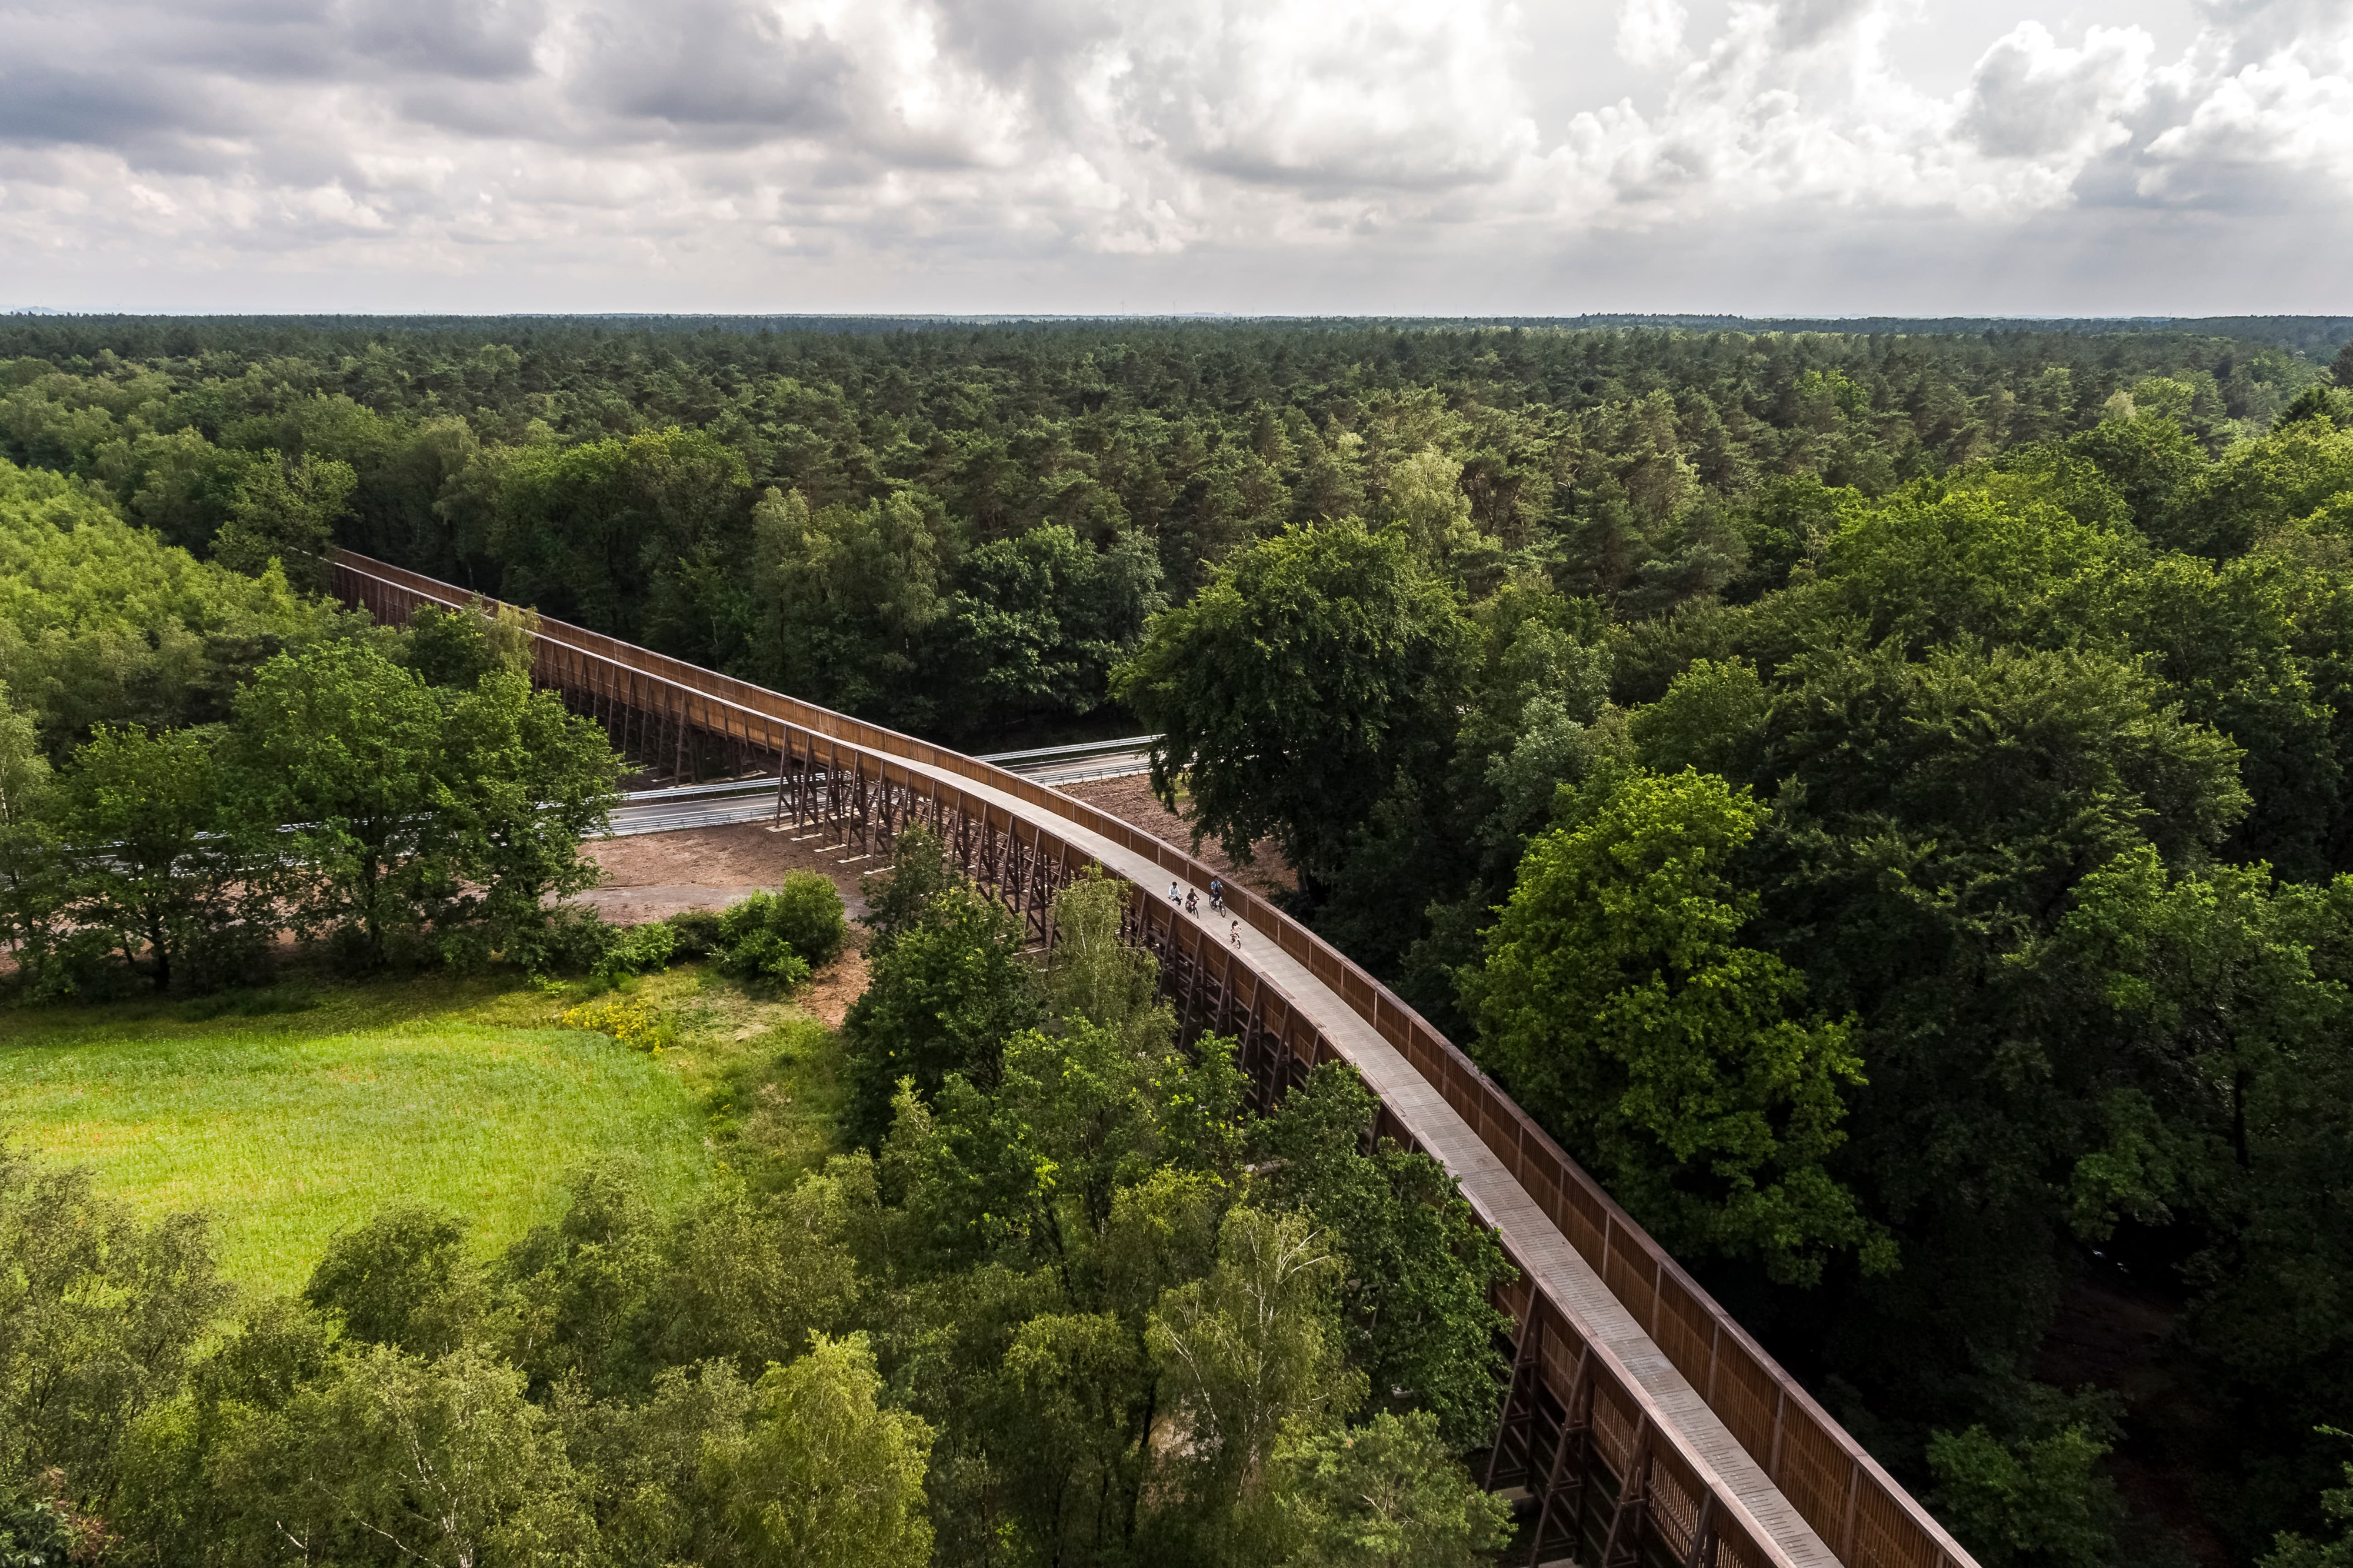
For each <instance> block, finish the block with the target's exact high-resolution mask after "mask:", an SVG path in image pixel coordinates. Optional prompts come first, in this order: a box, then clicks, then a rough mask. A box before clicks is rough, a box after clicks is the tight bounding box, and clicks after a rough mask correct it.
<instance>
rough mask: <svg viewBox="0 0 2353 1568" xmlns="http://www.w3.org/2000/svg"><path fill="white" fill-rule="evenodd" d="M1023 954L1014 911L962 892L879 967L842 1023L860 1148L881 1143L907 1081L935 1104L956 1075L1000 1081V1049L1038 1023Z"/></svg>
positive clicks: (933, 909)
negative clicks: (900, 1086)
mask: <svg viewBox="0 0 2353 1568" xmlns="http://www.w3.org/2000/svg"><path fill="white" fill-rule="evenodd" d="M1022 946H1023V942H1022V932H1021V926H1020V922H1019V921H1018V920H1017V919H1016V918H1015V917H1014V916H1013V915H1012V914H1011V913H1009V912H1008V910H1006V908H1005V906H1004V905H1002V904H1000V903H998V902H997V900H994V899H992V898H990V897H988V896H987V894H985V893H983V892H981V891H980V890H979V889H976V888H974V887H972V886H971V885H970V884H969V883H965V882H953V883H950V884H948V885H947V886H946V887H944V888H943V889H941V890H940V891H939V892H938V893H937V894H935V895H934V896H933V898H932V899H931V900H930V901H929V902H928V903H927V904H926V905H925V906H924V910H923V918H922V920H921V921H920V922H919V923H918V924H917V925H915V926H914V927H913V929H911V930H907V931H901V932H900V933H899V935H898V938H897V940H896V941H895V942H892V945H891V948H890V950H889V951H888V952H885V953H883V954H881V956H880V957H878V958H876V959H875V960H874V963H873V967H872V968H871V971H870V972H869V974H868V978H867V982H866V989H865V990H864V991H863V992H861V993H860V994H859V998H858V1000H857V1001H855V1002H853V1003H852V1004H850V1007H849V1014H848V1015H847V1016H845V1017H844V1019H843V1020H842V1044H843V1047H844V1051H845V1055H846V1056H847V1057H848V1058H849V1061H848V1067H849V1074H848V1076H849V1110H848V1112H847V1114H846V1116H845V1118H844V1120H845V1121H846V1123H847V1129H848V1131H849V1133H850V1135H851V1137H852V1138H854V1139H856V1140H857V1141H858V1142H865V1143H871V1142H874V1141H875V1140H877V1139H879V1138H880V1137H881V1134H882V1132H883V1131H884V1130H885V1129H886V1128H888V1126H889V1125H890V1119H891V1100H892V1095H893V1094H894V1093H895V1092H896V1091H897V1088H898V1084H899V1081H900V1080H901V1079H913V1081H914V1085H915V1092H916V1093H917V1094H918V1095H920V1096H922V1097H923V1098H924V1099H926V1100H928V1099H929V1098H930V1097H931V1096H932V1095H934V1094H936V1093H937V1092H938V1091H939V1089H940V1086H941V1084H943V1083H944V1081H946V1079H947V1076H948V1074H950V1073H952V1072H960V1073H964V1074H966V1075H967V1076H969V1077H971V1078H972V1079H975V1080H976V1081H978V1082H980V1083H982V1084H984V1085H986V1084H991V1083H994V1082H995V1081H996V1078H997V1055H998V1051H999V1049H1000V1047H1002V1046H1003V1044H1004V1042H1005V1041H1006V1040H1007V1039H1008V1038H1010V1037H1012V1036H1013V1035H1015V1034H1017V1033H1018V1032H1019V1031H1020V1030H1021V1029H1023V1028H1025V1027H1027V1026H1029V1025H1030V1024H1032V1023H1034V1022H1035V1021H1036V1019H1037V1017H1038V994H1037V984H1036V981H1035V980H1034V979H1033V978H1032V976H1031V975H1030V973H1029V968H1028V966H1027V965H1026V964H1024V963H1023V962H1022V959H1021V949H1022Z"/></svg>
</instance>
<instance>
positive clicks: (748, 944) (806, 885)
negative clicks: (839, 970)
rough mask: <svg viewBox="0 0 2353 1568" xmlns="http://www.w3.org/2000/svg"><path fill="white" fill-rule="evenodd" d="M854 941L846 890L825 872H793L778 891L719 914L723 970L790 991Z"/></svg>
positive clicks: (717, 946)
mask: <svg viewBox="0 0 2353 1568" xmlns="http://www.w3.org/2000/svg"><path fill="white" fill-rule="evenodd" d="M848 942H849V922H848V921H846V920H844V919H843V917H842V908H841V895H840V894H839V893H838V892H836V891H835V890H834V887H833V883H832V882H831V881H830V880H828V879H827V878H826V877H825V876H824V875H823V874H822V873H821V872H817V871H794V872H792V873H790V874H788V875H787V876H786V878H785V881H784V886H783V887H782V888H780V889H777V890H776V892H773V893H754V894H753V895H752V896H751V897H750V898H748V899H745V900H743V901H742V902H741V903H737V904H733V905H731V906H729V908H728V909H727V910H726V912H725V913H723V914H722V915H721V916H720V917H719V937H718V941H717V942H716V943H715V944H714V949H715V951H716V952H717V953H718V955H719V968H720V971H721V973H725V974H729V975H733V977H735V978H736V979H738V980H764V981H766V982H768V983H769V984H774V985H777V986H781V987H783V988H784V989H786V990H790V989H791V988H792V987H794V986H796V985H798V984H801V983H802V982H804V981H806V980H807V979H808V977H809V975H810V973H813V972H814V971H815V970H816V969H817V968H818V966H819V965H820V964H825V963H831V962H833V960H834V959H836V958H838V957H839V956H840V954H841V950H842V948H843V947H844V946H845V945H847V944H848Z"/></svg>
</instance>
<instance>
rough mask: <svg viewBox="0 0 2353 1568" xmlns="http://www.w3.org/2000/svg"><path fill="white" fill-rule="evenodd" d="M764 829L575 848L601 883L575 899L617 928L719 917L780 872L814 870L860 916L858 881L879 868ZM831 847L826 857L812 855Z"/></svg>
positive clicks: (682, 833) (705, 830) (694, 832)
mask: <svg viewBox="0 0 2353 1568" xmlns="http://www.w3.org/2000/svg"><path fill="white" fill-rule="evenodd" d="M793 838H794V836H793V835H792V834H790V833H772V832H770V831H769V830H768V827H767V826H766V825H765V823H758V822H735V823H728V824H726V825H724V826H718V827H688V828H681V830H679V831H678V832H676V833H640V834H637V835H634V836H632V837H628V838H599V839H596V840H595V841H594V842H592V843H589V844H586V845H584V846H583V848H584V850H585V851H586V853H587V854H588V856H589V857H590V858H593V859H594V860H595V861H596V864H597V865H598V866H599V867H600V868H603V870H604V873H605V879H604V880H603V881H602V882H601V883H599V884H598V885H597V886H596V887H594V888H591V889H588V891H586V892H585V893H582V894H579V895H578V899H579V901H580V902H582V903H585V904H593V905H595V906H596V908H597V909H598V910H602V911H603V912H604V916H605V918H606V919H607V920H608V921H612V922H613V923H614V924H616V925H634V924H636V923H638V921H658V920H662V919H665V918H667V917H669V916H670V915H674V914H677V913H679V912H680V911H681V910H721V909H725V908H726V907H727V906H728V905H729V904H732V903H734V902H735V901H736V900H739V899H743V898H746V897H749V896H750V895H751V894H753V893H756V892H761V891H766V890H773V889H775V888H776V885H777V884H778V883H779V882H782V881H783V880H784V879H785V873H786V872H787V871H804V870H818V871H823V872H824V873H825V874H826V875H828V877H831V878H832V879H833V885H834V886H835V887H837V888H839V889H841V901H842V902H843V903H844V904H846V905H848V906H849V914H850V918H851V919H852V920H855V919H857V918H858V917H859V916H860V915H862V914H864V913H865V912H866V900H864V899H862V898H860V896H859V893H858V877H859V873H860V872H862V871H871V870H873V869H874V868H876V867H877V866H878V865H880V864H881V862H880V861H877V860H872V859H861V860H859V861H856V862H854V863H852V864H849V865H844V864H842V861H843V858H844V857H845V855H846V854H847V853H848V852H847V851H846V850H843V849H841V848H839V847H829V846H828V845H827V844H825V843H824V842H823V841H821V840H818V841H812V842H809V843H806V844H797V843H795V842H794V841H793ZM828 848H830V853H827V854H819V853H818V851H819V850H821V849H828Z"/></svg>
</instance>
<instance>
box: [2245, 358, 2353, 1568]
mask: <svg viewBox="0 0 2353 1568" xmlns="http://www.w3.org/2000/svg"><path fill="white" fill-rule="evenodd" d="M2337 359H2338V362H2339V363H2341V364H2343V365H2344V366H2345V367H2346V370H2347V374H2346V375H2345V376H2344V378H2343V379H2345V380H2346V381H2348V383H2353V353H2346V354H2339V355H2338V356H2337ZM2322 1433H2323V1435H2324V1436H2333V1437H2342V1436H2344V1434H2343V1433H2342V1432H2340V1431H2338V1430H2337V1429H2336V1428H2335V1427H2324V1428H2322ZM2345 1480H2346V1483H2347V1484H2346V1485H2344V1486H2342V1487H2332V1488H2330V1489H2327V1490H2326V1491H2324V1492H2322V1493H2321V1494H2320V1510H2321V1513H2322V1515H2323V1516H2324V1517H2325V1518H2326V1519H2327V1521H2328V1522H2329V1523H2330V1524H2331V1525H2337V1526H2342V1525H2344V1524H2345V1523H2346V1522H2347V1521H2353V1465H2348V1466H2347V1467H2346V1468H2345ZM2348 1563H2353V1531H2347V1532H2344V1533H2340V1534H2338V1535H2337V1538H2336V1539H2335V1540H2333V1541H2315V1540H2313V1539H2312V1538H2311V1537H2310V1536H2308V1535H2304V1534H2300V1533H2298V1532H2296V1531H2280V1533H2279V1535H2278V1537H2277V1538H2276V1539H2275V1540H2274V1542H2272V1549H2271V1551H2270V1552H2267V1553H2265V1554H2264V1556H2263V1558H2262V1560H2261V1561H2260V1563H2258V1564H2257V1568H2347V1564H2348Z"/></svg>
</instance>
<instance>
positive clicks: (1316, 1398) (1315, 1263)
mask: <svg viewBox="0 0 2353 1568" xmlns="http://www.w3.org/2000/svg"><path fill="white" fill-rule="evenodd" d="M1343 1267H1344V1266H1343V1264H1342V1261H1341V1259H1340V1258H1339V1257H1338V1255H1337V1254H1336V1253H1335V1251H1334V1250H1333V1247H1332V1245H1331V1238H1330V1237H1328V1236H1326V1235H1325V1234H1324V1232H1322V1231H1320V1230H1318V1229H1317V1228H1316V1227H1315V1226H1314V1224H1313V1222H1311V1221H1310V1220H1309V1219H1307V1218H1306V1217H1305V1216H1304V1215H1270V1214H1264V1213H1261V1212H1259V1211H1257V1210H1254V1209H1250V1208H1235V1209H1233V1210H1231V1211H1230V1212H1229V1213H1228V1214H1227V1215H1226V1217H1225V1221H1224V1224H1223V1225H1222V1226H1220V1227H1219V1234H1218V1261H1217V1266H1216V1267H1215V1268H1212V1269H1211V1270H1210V1272H1209V1274H1208V1277H1207V1278H1205V1279H1197V1280H1194V1281H1192V1282H1190V1283H1188V1284H1186V1285H1183V1286H1180V1287H1178V1288H1176V1289H1172V1290H1170V1291H1168V1292H1166V1294H1165V1295H1163V1296H1162V1297H1161V1299H1160V1304H1159V1305H1158V1306H1157V1307H1156V1308H1155V1309H1154V1310H1153V1313H1152V1318H1151V1322H1150V1326H1149V1328H1148V1330H1147V1331H1146V1336H1145V1337H1146V1341H1147V1342H1148V1343H1149V1344H1150V1346H1151V1349H1152V1355H1153V1359H1154V1361H1155V1363H1157V1365H1158V1366H1159V1367H1160V1369H1161V1373H1162V1375H1163V1377H1164V1378H1166V1384H1167V1388H1168V1397H1169V1401H1170V1415H1171V1417H1172V1419H1173V1422H1174V1428H1173V1430H1174V1431H1175V1433H1176V1434H1177V1435H1178V1436H1180V1438H1181V1440H1182V1443H1183V1445H1184V1447H1183V1451H1184V1453H1185V1456H1186V1458H1185V1461H1184V1463H1185V1467H1186V1468H1190V1469H1193V1470H1196V1471H1198V1478H1197V1479H1195V1481H1194V1484H1193V1486H1192V1487H1191V1489H1190V1492H1191V1496H1192V1497H1193V1498H1194V1499H1196V1500H1202V1501H1209V1502H1215V1503H1218V1504H1222V1505H1225V1506H1227V1507H1230V1506H1232V1504H1233V1503H1234V1502H1236V1501H1239V1500H1245V1499H1250V1498H1253V1497H1256V1496H1263V1494H1264V1489H1265V1488H1266V1487H1267V1485H1268V1483H1269V1482H1270V1480H1271V1462H1272V1460H1273V1458H1274V1449H1275V1444H1276V1441H1277V1439H1278V1438H1279V1437H1280V1436H1282V1432H1283V1430H1284V1429H1285V1428H1286V1426H1290V1425H1291V1424H1293V1423H1294V1422H1308V1423H1315V1422H1321V1421H1328V1420H1332V1419H1335V1418H1338V1417H1344V1416H1345V1415H1347V1414H1348V1413H1349V1412H1350V1411H1352V1410H1354V1409H1355V1408H1356V1405H1359V1404H1360V1403H1362V1401H1363V1399H1364V1397H1365V1392H1366V1387H1365V1380H1364V1375H1363V1374H1362V1373H1357V1372H1354V1371H1352V1370H1350V1369H1349V1367H1348V1366H1347V1363H1346V1362H1345V1358H1344V1356H1343V1354H1342V1350H1341V1336H1340V1332H1339V1325H1338V1322H1337V1321H1336V1320H1335V1313H1334V1296H1335V1292H1336V1290H1337V1289H1338V1286H1339V1282H1340V1277H1341V1272H1342V1268H1343Z"/></svg>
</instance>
